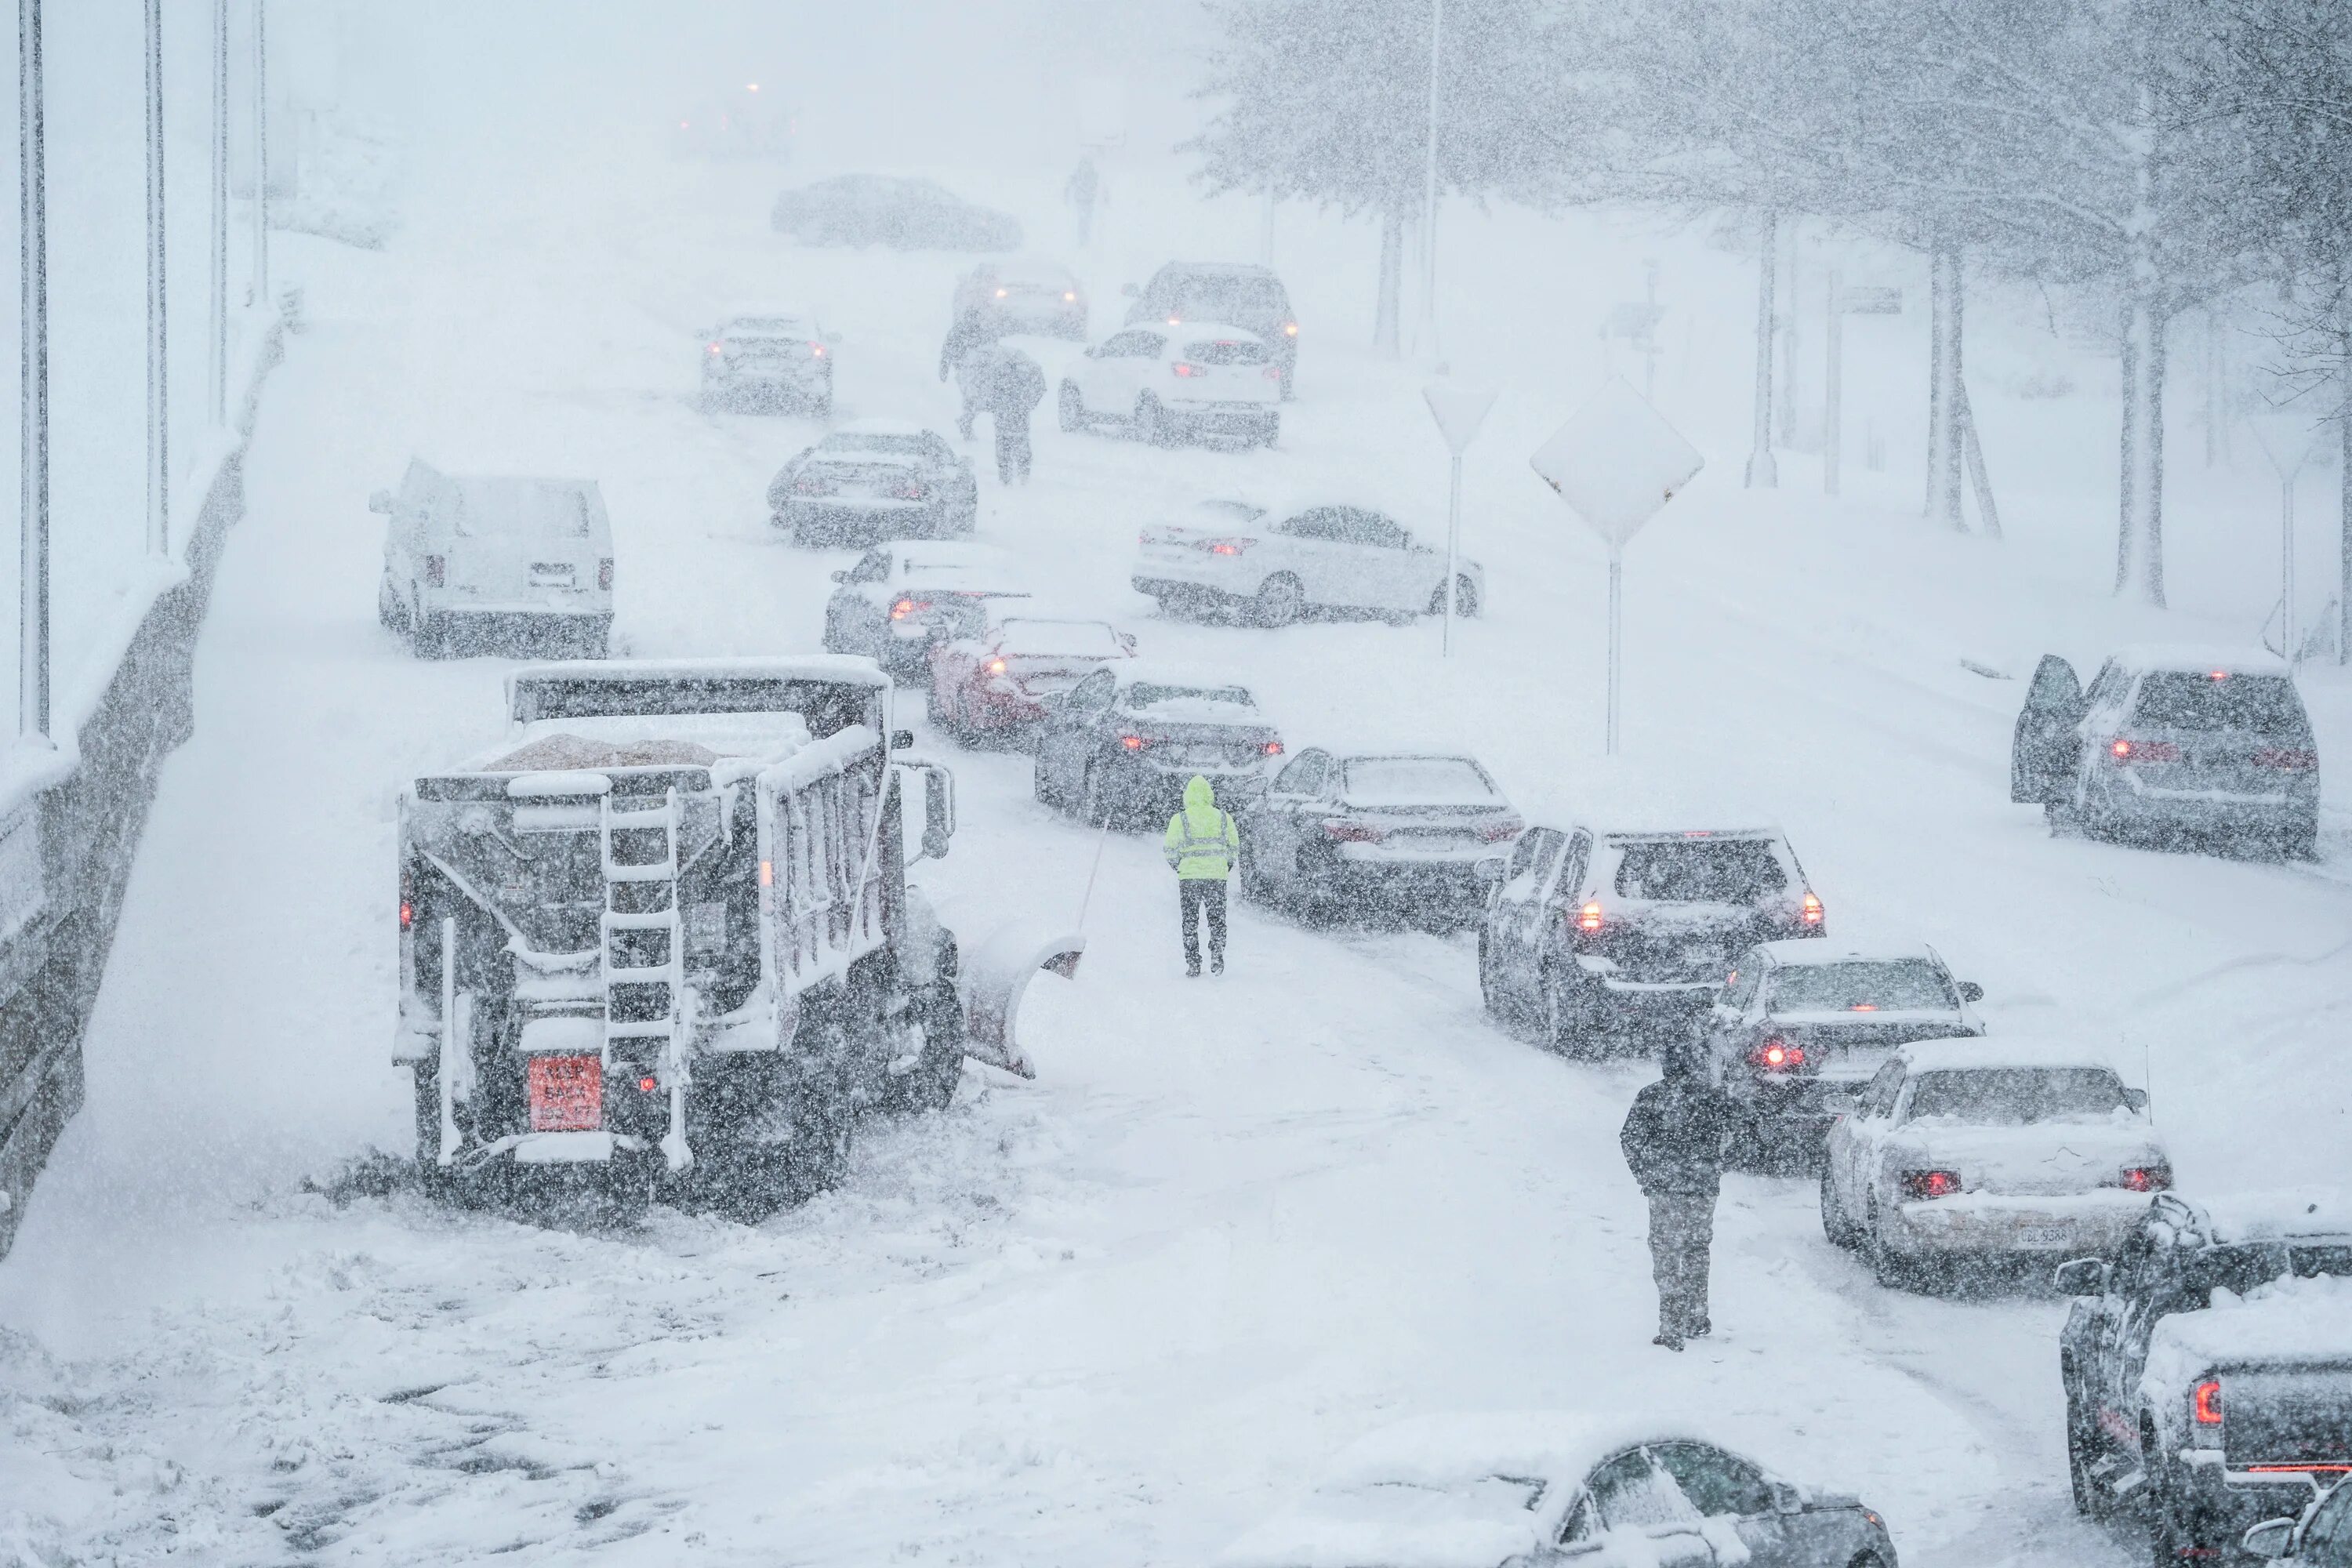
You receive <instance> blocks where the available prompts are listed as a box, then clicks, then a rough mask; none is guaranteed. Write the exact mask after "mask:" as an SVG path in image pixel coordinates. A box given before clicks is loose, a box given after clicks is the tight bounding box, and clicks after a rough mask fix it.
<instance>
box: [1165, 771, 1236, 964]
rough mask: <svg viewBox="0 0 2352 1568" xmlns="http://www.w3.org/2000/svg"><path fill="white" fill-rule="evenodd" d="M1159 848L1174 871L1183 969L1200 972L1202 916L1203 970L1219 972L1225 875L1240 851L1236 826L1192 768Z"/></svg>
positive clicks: (1222, 950) (1221, 951)
mask: <svg viewBox="0 0 2352 1568" xmlns="http://www.w3.org/2000/svg"><path fill="white" fill-rule="evenodd" d="M1241 848H1242V838H1241V832H1240V830H1239V829H1238V828H1236V827H1234V819H1233V816H1232V815H1231V814H1230V813H1228V812H1226V811H1224V810H1223V809H1221V808H1220V807H1219V806H1218V805H1217V794H1216V791H1215V790H1214V789H1213V788H1212V787H1211V785H1210V784H1209V781H1208V780H1207V779H1204V778H1202V776H1201V775H1200V774H1198V773H1194V774H1193V775H1192V780H1191V782H1189V783H1188V784H1185V786H1184V809H1183V810H1181V811H1180V812H1178V813H1177V814H1176V815H1175V816H1171V817H1170V818H1169V819H1168V832H1167V834H1166V835H1165V836H1164V837H1162V838H1161V839H1160V852H1161V853H1162V854H1164V855H1166V856H1167V857H1168V864H1169V865H1170V866H1171V868H1174V870H1175V872H1176V921H1177V925H1178V927H1179V929H1180V930H1181V932H1182V934H1183V938H1184V973H1186V974H1188V975H1191V976H1192V977H1194V978H1198V977H1199V975H1200V973H1201V931H1200V927H1201V920H1202V916H1203V915H1206V916H1207V917H1208V924H1209V973H1212V974H1223V973H1224V972H1225V879H1226V878H1228V877H1230V876H1232V875H1233V872H1234V857H1235V856H1237V855H1239V854H1240V853H1241Z"/></svg>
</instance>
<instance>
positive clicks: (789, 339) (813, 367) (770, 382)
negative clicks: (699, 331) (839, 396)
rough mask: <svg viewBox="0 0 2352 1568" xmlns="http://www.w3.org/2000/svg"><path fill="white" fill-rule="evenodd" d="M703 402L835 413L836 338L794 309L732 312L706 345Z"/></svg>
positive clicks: (707, 336)
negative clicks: (834, 363) (834, 344)
mask: <svg viewBox="0 0 2352 1568" xmlns="http://www.w3.org/2000/svg"><path fill="white" fill-rule="evenodd" d="M702 401H703V404H704V405H705V406H707V407H711V408H735V407H746V406H750V407H759V408H779V407H782V408H797V409H799V410H801V411H802V412H803V413H807V414H813V415H815V416H818V417H820V418H822V417H823V416H825V415H827V414H830V413H832V412H833V340H832V339H831V338H829V337H827V336H826V335H825V332H824V329H823V328H822V327H820V326H818V325H817V324H816V322H815V321H814V319H812V318H811V317H809V316H806V315H803V314H802V313H801V312H799V311H794V310H755V311H746V312H744V313H742V314H740V315H734V316H730V317H728V318H727V320H725V321H721V322H720V323H719V325H717V326H716V327H713V328H712V329H711V330H710V331H709V332H708V333H706V334H704V341H703V344H702Z"/></svg>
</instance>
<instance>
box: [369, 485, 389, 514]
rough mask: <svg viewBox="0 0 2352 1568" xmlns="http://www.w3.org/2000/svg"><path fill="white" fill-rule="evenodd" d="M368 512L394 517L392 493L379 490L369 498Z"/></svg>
mask: <svg viewBox="0 0 2352 1568" xmlns="http://www.w3.org/2000/svg"><path fill="white" fill-rule="evenodd" d="M368 510H370V511H374V512H382V513H383V515H384V516H386V517H390V516H391V515H392V492H391V491H390V490H378V491H376V492H375V493H374V494H373V495H372V496H370V497H368Z"/></svg>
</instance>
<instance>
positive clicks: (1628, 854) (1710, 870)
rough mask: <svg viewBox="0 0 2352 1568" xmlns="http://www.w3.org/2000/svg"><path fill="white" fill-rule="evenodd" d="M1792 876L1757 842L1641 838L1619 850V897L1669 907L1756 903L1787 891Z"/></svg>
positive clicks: (1761, 841)
mask: <svg viewBox="0 0 2352 1568" xmlns="http://www.w3.org/2000/svg"><path fill="white" fill-rule="evenodd" d="M1788 887H1789V877H1788V873H1787V872H1785V871H1783V870H1782V869H1781V868H1780V859H1779V858H1778V857H1776V856H1775V855H1774V854H1773V853H1772V846H1771V845H1769V844H1768V843H1766V842H1764V841H1763V840H1761V839H1757V838H1657V839H1635V840H1634V841H1633V842H1632V843H1628V844H1622V845H1621V846H1619V848H1618V861H1617V893H1618V896H1619V897H1620V898H1626V899H1646V900H1654V901H1656V902H1658V903H1666V904H1752V903H1756V902H1759V900H1763V899H1767V898H1769V897H1770V896H1771V895H1772V894H1774V893H1780V892H1786V891H1787V890H1788Z"/></svg>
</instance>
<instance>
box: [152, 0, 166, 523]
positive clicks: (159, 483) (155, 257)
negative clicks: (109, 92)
mask: <svg viewBox="0 0 2352 1568" xmlns="http://www.w3.org/2000/svg"><path fill="white" fill-rule="evenodd" d="M163 215H164V208H163V0H147V548H148V549H149V550H151V551H152V552H154V553H156V554H158V555H169V554H170V553H171V552H172V464H171V441H172V428H171V406H172V402H171V386H170V381H169V379H168V376H167V374H166V353H165V349H166V343H167V342H168V340H167V337H166V335H165V332H164V310H165V308H166V306H167V304H168V303H169V292H168V290H167V289H166V287H165V284H164V276H165V273H164V267H163Z"/></svg>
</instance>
